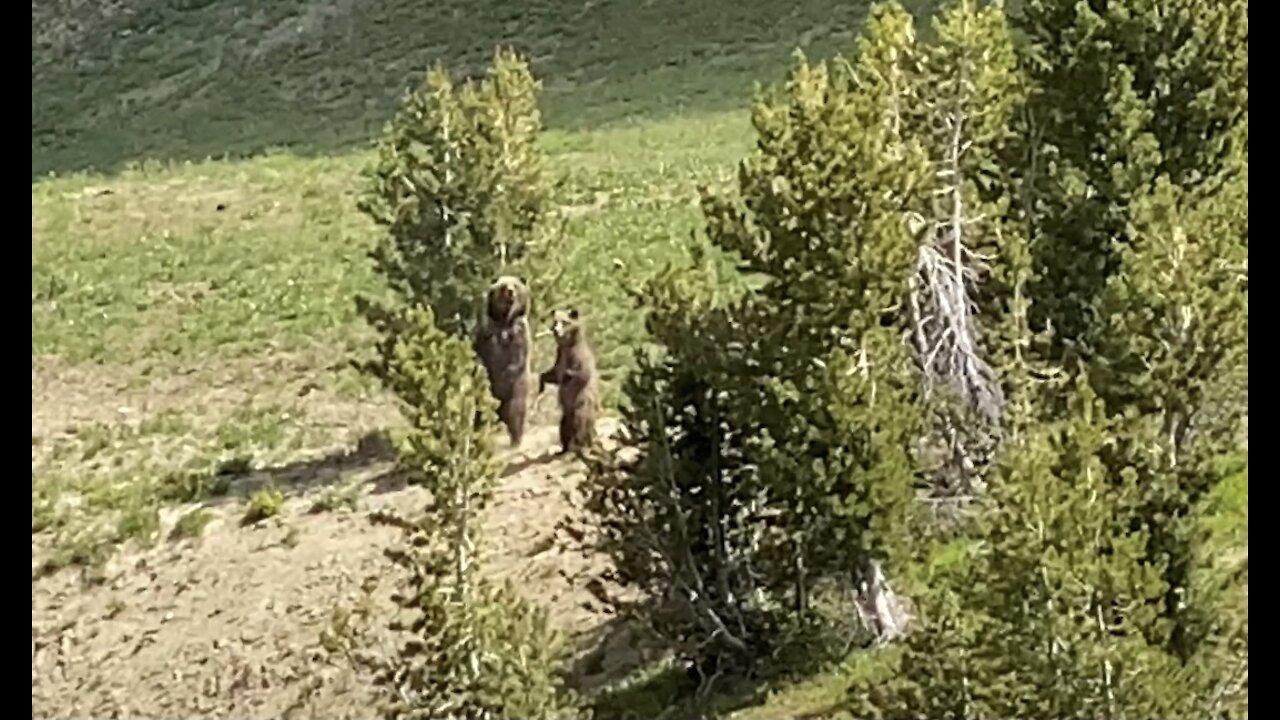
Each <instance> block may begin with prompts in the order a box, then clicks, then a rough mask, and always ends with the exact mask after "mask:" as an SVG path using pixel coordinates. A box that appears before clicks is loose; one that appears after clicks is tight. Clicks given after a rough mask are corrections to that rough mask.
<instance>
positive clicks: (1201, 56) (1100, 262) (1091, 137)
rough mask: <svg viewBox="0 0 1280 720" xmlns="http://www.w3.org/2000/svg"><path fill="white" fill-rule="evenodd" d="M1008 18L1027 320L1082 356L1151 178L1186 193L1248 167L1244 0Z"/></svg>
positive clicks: (1050, 1) (1045, 0)
mask: <svg viewBox="0 0 1280 720" xmlns="http://www.w3.org/2000/svg"><path fill="white" fill-rule="evenodd" d="M1017 17H1018V20H1019V23H1018V24H1019V29H1020V30H1022V32H1023V33H1024V34H1025V36H1026V38H1027V48H1026V50H1025V52H1024V57H1025V59H1026V61H1025V66H1026V68H1027V71H1028V74H1029V75H1030V78H1031V80H1032V81H1033V84H1034V86H1035V90H1036V92H1035V94H1034V96H1033V99H1032V102H1031V117H1032V123H1031V127H1030V128H1029V131H1030V132H1031V134H1032V137H1031V138H1030V139H1031V140H1032V141H1033V143H1034V145H1035V146H1036V148H1035V151H1036V162H1035V166H1034V172H1033V173H1032V175H1031V177H1029V182H1030V183H1031V185H1032V186H1033V188H1034V191H1033V194H1034V198H1035V211H1036V216H1037V217H1036V224H1037V226H1038V230H1039V232H1038V235H1037V238H1036V256H1037V257H1036V261H1037V270H1038V271H1039V272H1038V284H1037V287H1036V288H1035V291H1034V295H1035V298H1036V303H1035V304H1036V309H1035V311H1034V316H1035V319H1036V321H1037V323H1038V324H1040V325H1052V327H1053V329H1054V332H1055V334H1056V336H1057V337H1058V339H1059V342H1060V344H1063V345H1067V346H1076V347H1077V348H1078V349H1081V350H1083V348H1080V346H1084V348H1087V347H1089V346H1090V345H1091V344H1092V342H1091V341H1092V335H1091V328H1095V318H1097V317H1099V315H1098V308H1097V307H1096V302H1097V298H1098V296H1099V295H1100V294H1101V292H1102V290H1103V288H1104V287H1105V286H1106V284H1107V282H1108V280H1109V279H1110V278H1111V277H1113V276H1114V275H1116V274H1117V273H1118V272H1119V271H1120V268H1119V262H1120V258H1119V254H1118V253H1119V252H1120V250H1121V249H1122V248H1123V247H1124V246H1125V245H1126V244H1127V243H1128V242H1129V225H1130V217H1129V215H1130V213H1129V212H1128V208H1129V206H1130V205H1131V204H1132V203H1133V202H1135V201H1137V200H1139V199H1140V198H1141V197H1143V196H1145V195H1146V194H1148V193H1150V192H1151V191H1152V190H1153V189H1154V186H1155V184H1156V182H1157V180H1158V179H1159V178H1161V177H1164V178H1166V179H1167V181H1168V182H1169V183H1170V184H1172V185H1173V186H1175V187H1177V188H1180V189H1181V190H1183V191H1185V192H1186V193H1188V198H1187V199H1188V201H1196V200H1199V199H1200V198H1203V197H1206V196H1210V195H1214V194H1216V193H1219V192H1221V190H1222V186H1223V185H1224V184H1226V183H1229V182H1230V181H1231V180H1232V179H1233V178H1238V177H1239V175H1240V173H1241V172H1242V171H1243V172H1245V173H1246V174H1247V166H1248V147H1249V146H1248V140H1249V3H1248V0H1226V1H1225V2H1217V3H1211V4H1208V5H1206V4H1204V3H1199V2H1195V1H1194V0H1175V1H1174V2H1167V1H1165V0H1108V1H1107V2H1095V3H1078V2H1074V0H1028V2H1026V3H1025V4H1024V7H1023V9H1022V12H1021V13H1020V14H1019V15H1018V16H1017ZM1246 197H1247V193H1246ZM1245 227H1246V228H1247V220H1246V221H1245Z"/></svg>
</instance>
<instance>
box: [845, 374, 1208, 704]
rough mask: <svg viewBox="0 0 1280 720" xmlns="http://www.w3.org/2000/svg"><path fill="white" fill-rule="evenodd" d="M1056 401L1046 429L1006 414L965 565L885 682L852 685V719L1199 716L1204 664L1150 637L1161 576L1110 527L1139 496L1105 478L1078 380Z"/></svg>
mask: <svg viewBox="0 0 1280 720" xmlns="http://www.w3.org/2000/svg"><path fill="white" fill-rule="evenodd" d="M1070 397H1071V399H1070V400H1069V401H1068V403H1067V405H1068V407H1069V408H1070V409H1069V415H1068V417H1066V418H1063V419H1062V420H1060V421H1057V422H1054V423H1050V424H1043V423H1040V422H1039V421H1038V419H1034V420H1035V424H1034V425H1031V424H1027V421H1028V420H1033V418H1028V417H1023V418H1021V420H1020V423H1019V424H1023V425H1024V426H1025V427H1023V428H1022V432H1020V433H1019V434H1018V436H1017V437H1018V439H1017V440H1016V441H1011V442H1010V443H1009V444H1007V445H1006V447H1005V448H1004V451H1003V453H1002V455H1001V459H1000V461H999V463H998V464H997V466H996V468H995V471H994V473H993V475H992V478H991V487H990V494H989V496H988V497H987V498H986V499H985V501H984V503H983V505H984V507H983V512H982V513H981V514H980V515H979V516H978V520H977V523H976V525H975V534H974V536H973V543H972V544H971V545H970V546H969V557H968V558H967V559H966V561H965V563H964V564H963V565H961V566H960V567H959V568H958V569H956V570H954V571H953V572H951V573H950V574H948V575H947V576H946V577H945V581H946V582H945V583H944V584H943V585H942V587H940V588H938V592H936V593H935V594H933V595H931V596H930V597H928V598H927V599H926V600H924V601H922V602H921V603H920V607H921V621H920V623H919V625H918V626H917V629H916V633H915V634H913V635H912V636H911V637H910V638H909V639H908V640H907V642H906V644H905V647H904V648H903V650H902V656H901V659H900V665H899V666H898V668H897V672H896V673H895V676H894V677H893V678H892V679H890V680H888V681H886V682H883V683H877V684H875V685H874V686H869V687H868V686H859V687H857V688H855V689H854V690H853V692H852V693H851V696H850V703H851V710H853V712H854V713H855V715H856V716H859V717H876V718H903V719H905V718H921V717H928V718H973V719H975V720H976V719H979V718H1007V717H1020V718H1055V719H1056V718H1081V719H1082V720H1083V719H1084V718H1123V717H1130V718H1149V717H1164V718H1191V717H1209V716H1210V715H1208V714H1205V713H1206V712H1207V711H1208V710H1209V708H1210V706H1211V705H1212V703H1213V692H1212V687H1213V683H1214V682H1215V680H1216V679H1217V678H1216V677H1215V675H1214V672H1213V668H1206V667H1198V666H1184V665H1183V664H1182V663H1181V661H1180V660H1179V659H1178V658H1177V657H1176V656H1175V655H1173V654H1171V653H1170V652H1168V651H1167V650H1166V649H1165V648H1164V647H1163V646H1162V645H1161V644H1160V643H1158V642H1156V643H1153V642H1151V641H1150V640H1149V637H1150V636H1151V635H1152V634H1153V631H1154V632H1156V633H1158V628H1159V627H1160V626H1161V625H1163V624H1164V622H1165V621H1164V620H1163V619H1162V618H1161V617H1160V615H1159V613H1157V612H1155V611H1154V610H1153V605H1152V602H1153V600H1155V599H1157V598H1159V597H1160V596H1161V595H1162V594H1163V593H1164V591H1165V584H1164V582H1163V580H1162V574H1163V573H1162V571H1163V568H1162V567H1161V566H1160V565H1159V564H1152V563H1150V562H1148V561H1147V560H1146V559H1145V554H1146V544H1147V538H1146V531H1145V530H1144V529H1142V528H1137V529H1132V528H1127V527H1122V526H1121V525H1119V524H1117V523H1116V522H1115V517H1116V516H1117V515H1124V514H1125V513H1126V512H1127V510H1128V509H1129V508H1130V507H1131V506H1133V505H1135V504H1137V503H1140V502H1141V498H1142V491H1141V488H1140V487H1139V485H1138V483H1139V477H1138V474H1137V473H1134V472H1124V473H1121V474H1120V476H1119V477H1114V476H1110V475H1109V474H1108V470H1107V467H1106V464H1105V463H1104V462H1103V459H1102V456H1103V454H1105V453H1106V452H1107V445H1108V444H1109V443H1110V439H1109V438H1110V437H1111V435H1112V430H1111V428H1110V427H1109V425H1110V421H1109V420H1108V419H1107V413H1106V411H1105V409H1104V408H1103V406H1102V404H1101V403H1100V402H1099V401H1097V400H1096V399H1095V396H1094V395H1093V393H1092V391H1091V390H1090V389H1089V387H1088V385H1087V383H1080V384H1079V386H1078V388H1077V390H1076V392H1075V393H1073V394H1072V395H1071V396H1070Z"/></svg>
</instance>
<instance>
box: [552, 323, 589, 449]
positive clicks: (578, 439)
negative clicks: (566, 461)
mask: <svg viewBox="0 0 1280 720" xmlns="http://www.w3.org/2000/svg"><path fill="white" fill-rule="evenodd" d="M551 332H552V334H553V335H555V338H556V364H555V365H554V366H552V368H551V369H550V370H547V371H546V372H544V373H542V374H541V375H540V376H539V379H538V380H539V383H538V392H539V394H541V392H542V391H543V390H544V389H545V388H546V386H547V384H548V383H550V384H553V385H557V386H559V393H558V394H559V396H560V447H561V449H562V451H563V452H566V453H567V452H569V451H570V450H574V449H578V450H581V449H585V448H586V447H588V446H589V445H591V443H592V442H593V441H594V440H595V429H596V417H597V415H599V412H600V409H599V405H600V397H599V395H600V392H599V379H598V377H597V375H596V356H595V353H594V352H593V351H592V349H591V343H590V342H589V341H588V340H587V333H586V329H585V328H584V327H583V325H582V321H581V320H579V319H578V311H577V310H569V311H564V310H557V311H556V312H555V316H554V318H553V320H552V322H551Z"/></svg>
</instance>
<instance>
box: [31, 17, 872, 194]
mask: <svg viewBox="0 0 1280 720" xmlns="http://www.w3.org/2000/svg"><path fill="white" fill-rule="evenodd" d="M865 9H866V3H864V2H861V1H856V0H855V1H854V2H848V1H845V0H836V1H834V2H833V1H830V0H800V1H798V2H793V3H776V2H767V1H765V0H745V1H744V2H729V1H728V0H709V1H708V2H701V3H689V2H682V1H680V0H645V1H642V2H630V1H624V0H586V1H585V2H584V1H582V0H531V1H530V2H503V1H502V0H466V1H463V0H438V1H436V2H430V3H424V2H414V1H412V0H368V1H367V2H360V3H357V2H354V1H353V0H279V1H278V2H272V3H256V2H250V1H249V0H228V1H225V2H216V3H215V2H209V1H208V0H115V1H113V2H86V1H85V0H61V1H59V2H51V3H41V4H33V5H32V21H31V22H32V26H31V35H32V54H31V80H32V96H31V166H32V168H31V169H32V176H33V178H34V177H37V176H41V175H46V174H48V173H50V172H57V173H63V172H68V171H74V170H80V169H86V168H96V169H99V170H108V171H109V170H114V169H116V168H117V167H118V166H119V165H120V164H121V163H125V162H128V161H132V160H139V159H143V158H163V159H192V158H201V157H205V156H221V155H224V154H229V155H243V154H249V153H254V152H256V151H259V150H262V149H264V148H268V147H272V146H288V147H290V148H291V149H292V150H293V151H295V152H300V153H307V154H326V153H330V152H333V151H335V150H339V149H342V148H344V147H350V146H352V145H362V144H363V143H364V142H365V141H366V140H367V138H369V137H371V136H372V135H374V134H375V133H376V132H377V131H378V130H379V129H380V127H381V125H382V123H383V122H384V121H385V119H386V117H387V116H388V115H389V113H390V111H391V108H392V105H393V103H394V102H395V100H396V99H397V98H398V96H399V94H400V93H401V92H402V91H403V89H404V87H405V86H406V84H407V83H408V82H410V81H411V80H412V79H413V78H415V77H416V76H417V74H418V73H420V72H421V71H422V70H423V69H424V68H425V67H427V66H428V65H429V64H430V63H432V62H434V61H436V60H444V61H446V62H447V63H448V65H449V66H450V67H453V68H480V67H482V66H483V63H485V62H486V61H487V60H488V58H489V55H490V53H491V52H492V50H493V47H494V45H495V44H499V43H501V44H510V45H513V46H515V47H517V48H519V49H521V50H523V51H524V52H526V53H528V54H530V55H531V56H532V57H533V58H534V62H535V68H536V70H537V72H538V73H539V74H540V75H541V76H542V77H543V78H544V79H545V84H546V89H547V92H546V96H545V99H546V102H545V105H546V111H547V121H548V123H549V124H550V125H551V126H553V127H562V128H574V127H588V126H597V125H600V124H604V123H609V122H615V121H619V120H624V119H628V118H646V117H654V116H660V115H664V114H669V113H674V112H681V111H691V110H722V109H726V108H731V107H742V105H743V104H744V101H745V100H746V98H747V96H748V93H749V92H750V88H751V85H752V82H753V81H754V80H755V79H757V78H772V77H776V76H778V75H779V74H780V72H781V70H782V69H783V68H784V67H785V62H786V59H787V55H788V54H789V53H790V52H791V51H792V50H793V48H795V47H796V46H803V47H807V48H809V49H811V50H813V51H815V52H823V53H825V52H829V51H831V50H834V49H836V48H843V47H844V46H845V45H846V44H847V43H848V42H849V38H850V37H851V32H852V30H853V29H854V27H855V26H856V24H857V23H858V22H860V21H861V18H862V16H863V15H864V14H865Z"/></svg>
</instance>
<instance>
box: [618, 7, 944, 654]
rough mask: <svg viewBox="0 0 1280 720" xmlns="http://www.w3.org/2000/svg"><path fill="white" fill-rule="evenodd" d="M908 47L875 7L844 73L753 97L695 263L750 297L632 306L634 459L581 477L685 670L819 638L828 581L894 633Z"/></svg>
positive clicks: (911, 252)
mask: <svg viewBox="0 0 1280 720" xmlns="http://www.w3.org/2000/svg"><path fill="white" fill-rule="evenodd" d="M912 40H913V36H912V20H911V17H910V16H909V15H908V14H906V13H905V12H903V11H902V10H901V9H900V8H893V7H882V8H880V9H879V10H877V11H876V12H875V13H873V17H872V19H871V21H870V24H869V30H868V33H867V36H866V37H865V38H864V39H863V41H862V45H861V50H860V55H859V59H858V62H857V64H856V65H850V64H849V63H845V62H836V63H834V64H833V65H831V66H827V65H825V64H816V65H814V64H810V63H808V62H807V61H805V60H804V59H803V57H798V58H797V60H796V61H795V63H794V65H793V67H792V69H791V71H790V73H789V75H788V78H787V81H786V84H785V86H784V88H783V90H782V93H781V94H780V96H777V97H770V96H768V95H766V94H763V93H762V94H761V95H760V96H759V98H758V99H757V101H756V103H755V105H754V106H753V112H752V117H753V122H754V125H755V128H756V132H757V135H758V140H757V147H756V152H755V153H754V154H753V155H752V156H751V157H750V158H748V159H747V160H746V161H744V162H743V163H742V165H741V166H740V168H739V174H738V194H737V196H736V197H735V196H728V197H724V196H720V195H718V194H716V193H714V192H711V191H709V190H708V191H707V192H706V193H705V194H704V197H703V213H704V216H705V217H706V223H707V224H706V233H707V238H708V240H709V242H710V245H711V246H712V248H713V249H714V250H715V251H716V252H725V251H727V252H728V253H730V254H731V255H732V256H734V257H735V258H736V259H737V260H738V262H739V264H740V267H741V269H742V270H743V271H745V272H746V273H747V274H748V275H750V276H752V277H754V278H755V279H757V280H759V285H758V289H757V290H756V291H755V292H752V293H749V294H748V295H746V296H745V297H742V298H733V299H730V300H727V301H724V300H718V299H717V298H716V296H715V294H714V291H712V290H710V289H708V288H707V287H706V286H705V285H703V284H701V283H704V282H705V281H699V280H698V279H697V278H696V277H695V278H694V282H692V283H688V282H687V281H688V280H690V276H688V275H683V274H680V273H675V274H673V275H672V276H671V277H670V278H667V279H663V280H660V281H659V282H657V283H656V284H654V285H652V286H651V287H650V288H649V292H648V296H647V297H646V298H645V306H646V309H647V310H648V311H649V329H650V332H651V333H652V335H653V337H654V339H655V340H656V341H657V342H658V343H659V344H660V345H661V346H662V347H663V349H664V352H663V354H662V355H661V356H659V357H657V358H650V357H642V358H641V361H640V367H639V370H638V371H637V373H636V374H635V375H634V376H633V377H632V379H631V380H630V381H629V384H628V387H627V396H628V398H629V399H630V409H629V410H628V412H627V415H626V416H625V418H624V420H625V423H624V424H625V428H626V433H625V444H627V445H629V446H632V447H634V448H636V450H638V452H637V453H636V454H635V455H634V456H630V455H627V456H625V457H615V458H612V461H611V462H608V463H605V466H604V469H603V470H602V471H601V472H598V473H597V477H598V479H599V481H600V482H599V488H598V493H597V501H598V502H597V507H598V508H599V509H600V511H601V512H602V513H603V517H604V523H605V526H606V529H607V531H608V534H609V536H610V540H611V542H610V545H611V547H612V548H613V550H614V553H615V556H617V557H618V558H619V563H620V565H621V566H622V568H623V569H624V572H626V573H627V579H629V580H631V581H632V582H634V583H636V584H638V585H640V586H641V587H644V588H646V589H648V590H649V591H650V593H651V594H652V595H654V596H657V597H658V598H659V599H660V600H664V601H666V602H664V603H663V608H664V609H671V608H674V610H673V611H672V612H670V613H669V614H666V615H663V616H662V617H663V618H671V621H669V622H667V624H666V625H665V628H666V631H667V634H668V636H669V637H671V638H672V639H673V640H675V641H677V643H678V647H680V648H681V649H683V650H685V651H686V652H687V653H688V654H689V655H690V656H692V657H693V658H694V659H696V660H704V659H706V656H707V655H711V656H713V657H716V658H721V659H723V658H724V657H726V656H731V657H733V658H736V659H739V660H744V661H747V662H750V661H751V660H753V659H754V658H760V657H766V656H768V654H770V653H771V652H773V651H776V650H778V649H779V648H778V643H779V642H782V641H784V640H785V638H786V637H788V636H789V633H790V632H791V631H793V630H797V629H802V628H804V627H806V626H812V625H813V624H814V623H818V624H821V621H823V620H826V619H831V616H830V615H826V614H824V613H823V612H821V611H820V610H819V609H818V608H819V606H820V605H821V603H819V602H817V601H816V597H817V594H818V593H819V592H820V589H821V588H823V587H824V585H826V586H829V585H830V583H831V582H832V581H835V582H837V583H838V587H848V586H850V585H851V584H852V585H854V586H855V587H859V588H860V589H861V590H862V597H863V600H864V603H863V605H864V607H865V609H866V610H868V611H869V613H870V615H871V616H872V619H873V627H874V629H875V630H876V631H877V632H878V633H880V634H881V635H882V636H893V635H896V634H897V633H898V632H900V631H901V629H902V625H903V622H904V618H903V616H902V612H901V608H900V607H898V606H897V602H896V598H895V597H894V595H893V593H892V591H891V590H889V588H888V586H887V582H886V579H887V578H888V577H891V576H892V575H893V574H894V573H895V572H896V571H897V569H898V564H897V560H898V558H899V555H900V554H901V553H902V552H903V551H904V549H905V548H908V547H909V545H910V542H909V540H910V538H909V527H910V523H911V521H912V518H913V514H914V508H915V502H914V484H915V481H916V477H917V472H916V468H915V465H914V459H913V457H914V456H913V453H914V449H915V448H914V444H915V442H916V440H917V439H918V437H919V434H920V430H921V422H922V416H921V409H920V407H919V405H918V389H919V383H918V376H917V374H916V373H915V372H914V369H913V366H912V362H911V355H910V348H909V346H908V345H907V343H905V342H904V337H905V335H906V333H907V331H908V329H909V319H908V312H907V311H906V309H905V308H906V306H907V297H908V292H909V280H910V277H911V276H912V274H913V271H914V268H915V262H916V258H917V241H916V238H915V236H914V235H913V233H912V231H911V229H910V227H909V225H908V223H907V221H906V210H907V209H908V208H907V206H906V202H907V201H906V198H909V197H911V196H912V191H913V189H914V188H916V187H918V186H919V185H920V184H921V183H922V182H923V180H924V178H925V176H926V174H927V172H928V165H927V161H926V158H925V156H924V153H923V152H922V150H921V148H920V147H919V145H918V143H912V142H906V141H903V140H901V139H900V136H899V135H898V134H897V132H896V128H895V127H894V122H893V115H894V113H895V112H896V105H897V103H898V102H899V101H900V100H901V97H900V95H899V92H898V88H897V86H896V84H895V83H897V78H899V77H901V76H903V75H904V74H905V73H907V72H909V70H910V68H909V67H908V63H909V62H910V60H911V56H910V53H909V50H910V44H911V42H912ZM673 596H674V597H673ZM815 654H817V653H815ZM720 667H723V666H720Z"/></svg>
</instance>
